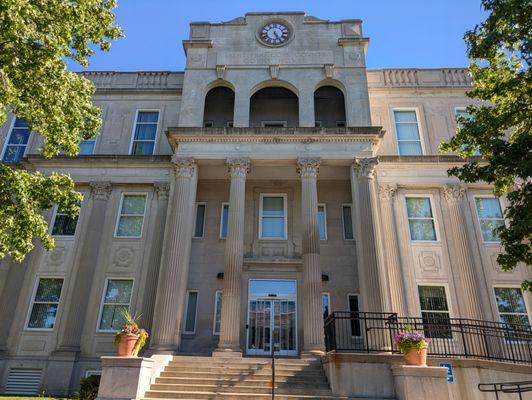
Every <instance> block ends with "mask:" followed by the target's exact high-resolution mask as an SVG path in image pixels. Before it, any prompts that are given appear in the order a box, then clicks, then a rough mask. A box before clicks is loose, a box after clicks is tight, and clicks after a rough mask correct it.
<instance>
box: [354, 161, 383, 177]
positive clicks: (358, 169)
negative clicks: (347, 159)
mask: <svg viewBox="0 0 532 400" xmlns="http://www.w3.org/2000/svg"><path fill="white" fill-rule="evenodd" d="M378 163H379V159H378V158H377V157H364V158H359V157H355V160H354V162H353V169H354V170H355V173H356V175H357V177H358V178H373V175H374V173H375V167H376V166H377V164H378Z"/></svg>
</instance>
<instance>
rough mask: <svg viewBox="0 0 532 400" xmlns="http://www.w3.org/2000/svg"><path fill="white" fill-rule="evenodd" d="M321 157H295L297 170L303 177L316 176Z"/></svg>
mask: <svg viewBox="0 0 532 400" xmlns="http://www.w3.org/2000/svg"><path fill="white" fill-rule="evenodd" d="M320 164H321V159H320V158H318V157H304V158H298V159H297V172H298V173H299V175H300V176H301V179H303V178H317V177H318V172H319V167H320Z"/></svg>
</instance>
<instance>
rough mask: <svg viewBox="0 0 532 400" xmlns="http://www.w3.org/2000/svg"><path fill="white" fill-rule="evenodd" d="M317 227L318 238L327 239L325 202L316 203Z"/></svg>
mask: <svg viewBox="0 0 532 400" xmlns="http://www.w3.org/2000/svg"><path fill="white" fill-rule="evenodd" d="M318 229H319V232H320V240H327V214H326V211H325V204H318Z"/></svg>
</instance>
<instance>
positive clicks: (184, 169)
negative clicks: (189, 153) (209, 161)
mask: <svg viewBox="0 0 532 400" xmlns="http://www.w3.org/2000/svg"><path fill="white" fill-rule="evenodd" d="M172 163H173V164H174V168H175V176H176V178H192V177H193V176H194V173H195V172H196V161H194V159H193V158H192V157H178V156H176V155H175V154H174V155H173V156H172Z"/></svg>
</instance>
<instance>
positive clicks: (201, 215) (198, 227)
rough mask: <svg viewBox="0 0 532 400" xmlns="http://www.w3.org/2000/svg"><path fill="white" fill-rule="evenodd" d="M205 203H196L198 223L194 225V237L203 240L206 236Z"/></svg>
mask: <svg viewBox="0 0 532 400" xmlns="http://www.w3.org/2000/svg"><path fill="white" fill-rule="evenodd" d="M206 207H207V205H206V204H205V203H196V222H195V224H194V237H195V238H196V239H200V238H203V236H204V234H205V208H206Z"/></svg>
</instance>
